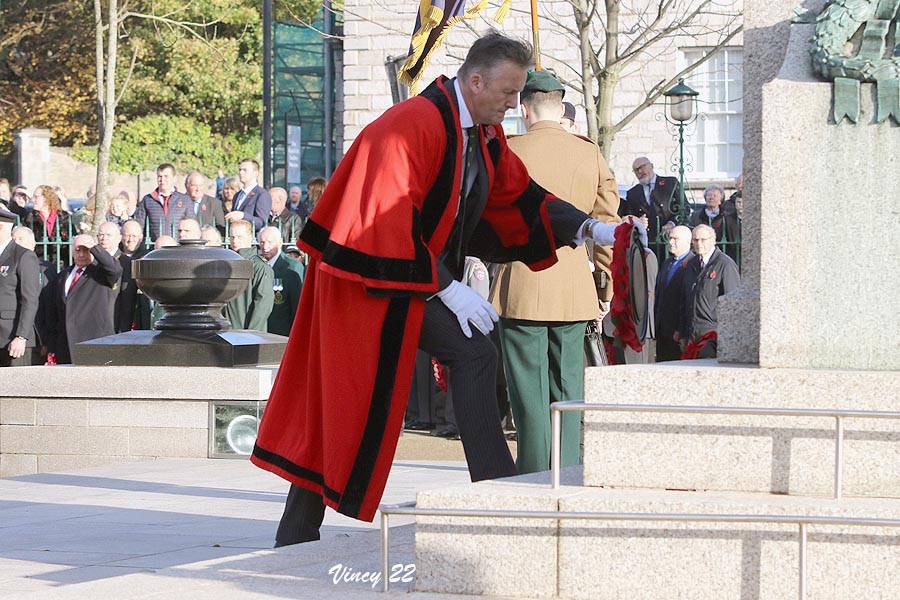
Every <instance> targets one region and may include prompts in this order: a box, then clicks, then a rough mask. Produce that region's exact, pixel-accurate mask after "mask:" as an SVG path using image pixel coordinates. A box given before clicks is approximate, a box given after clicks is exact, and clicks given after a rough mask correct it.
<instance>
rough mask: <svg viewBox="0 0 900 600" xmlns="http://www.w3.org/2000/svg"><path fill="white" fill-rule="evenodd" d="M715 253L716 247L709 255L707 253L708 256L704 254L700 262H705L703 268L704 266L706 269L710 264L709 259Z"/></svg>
mask: <svg viewBox="0 0 900 600" xmlns="http://www.w3.org/2000/svg"><path fill="white" fill-rule="evenodd" d="M715 252H716V247H715V246H713V249H712V250H710V251H709V252H708V253H706V254H703V255H702V256H701V257H700V260H702V261H703V266H704V267H705V266H706V265H708V264H709V259H710V258H712V255H713V254H715Z"/></svg>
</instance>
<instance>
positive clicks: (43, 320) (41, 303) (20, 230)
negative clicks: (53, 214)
mask: <svg viewBox="0 0 900 600" xmlns="http://www.w3.org/2000/svg"><path fill="white" fill-rule="evenodd" d="M12 237H13V241H15V242H16V243H17V244H18V245H20V246H22V247H23V248H25V249H26V250H31V251H32V252H34V249H35V248H36V247H37V242H36V240H35V239H34V232H33V231H32V230H31V229H29V228H28V227H25V226H24V225H23V226H19V227H16V228H15V229H13V232H12ZM38 263H39V264H40V275H39V277H38V279H39V280H40V283H41V292H40V295H39V296H38V309H37V314H36V315H35V317H34V332H35V339H34V348H32V350H31V362H30V363H29V364H32V365H42V364H44V361H45V360H46V359H45V358H44V357H45V356H46V354H47V322H48V319H49V315H50V309H51V307H52V306H53V298H52V295H53V283H54V282H55V281H56V274H57V272H56V265H55V264H54V263H52V262H50V261H49V260H42V259H41V258H40V257H38Z"/></svg>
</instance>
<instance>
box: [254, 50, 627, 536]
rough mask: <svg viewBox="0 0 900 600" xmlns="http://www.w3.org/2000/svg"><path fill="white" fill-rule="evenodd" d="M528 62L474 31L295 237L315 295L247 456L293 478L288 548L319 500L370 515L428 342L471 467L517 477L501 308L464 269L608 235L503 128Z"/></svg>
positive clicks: (365, 147)
mask: <svg viewBox="0 0 900 600" xmlns="http://www.w3.org/2000/svg"><path fill="white" fill-rule="evenodd" d="M531 62H532V54H531V48H530V47H529V46H528V45H527V44H525V43H523V42H520V41H517V40H512V39H510V38H507V37H505V36H503V35H501V34H498V33H490V34H488V35H486V36H485V37H482V38H480V39H479V40H477V41H476V42H475V43H474V44H473V46H472V48H471V49H470V50H469V53H468V55H467V57H466V60H465V62H464V63H463V65H462V67H461V68H460V70H459V72H458V74H457V78H456V79H454V80H450V79H447V78H446V77H440V78H438V79H437V80H436V81H435V82H434V83H433V84H432V85H430V86H429V87H428V88H427V89H426V90H424V91H423V92H422V94H420V95H419V96H416V97H414V98H411V99H410V100H407V101H405V102H402V103H400V104H397V105H395V106H394V107H392V108H391V109H389V110H388V111H387V112H385V113H384V114H383V115H382V116H381V117H380V118H378V119H376V120H375V121H374V122H372V123H371V124H370V125H369V126H368V127H366V128H365V129H364V130H363V131H362V132H361V133H360V135H359V137H358V138H357V139H356V141H355V142H354V144H353V146H352V147H351V148H350V150H349V151H348V152H347V154H346V155H345V156H344V158H343V160H342V161H341V163H340V165H339V166H338V169H337V170H336V171H335V173H334V176H333V177H332V179H331V181H330V182H329V184H328V187H327V188H326V189H325V193H324V195H323V196H322V198H321V199H320V201H319V202H318V204H317V205H316V208H315V210H314V211H313V213H312V215H311V216H310V218H309V220H308V221H307V223H306V226H305V227H304V229H303V231H302V232H301V234H300V238H299V240H298V243H299V245H300V246H301V247H302V249H303V250H304V251H306V252H307V253H308V254H309V266H308V268H307V275H306V280H305V282H304V286H303V295H302V297H301V299H300V306H299V309H298V312H297V317H296V319H295V327H294V328H293V330H292V335H291V337H290V340H289V341H288V345H287V349H286V351H285V354H284V359H283V361H282V365H283V368H281V369H280V370H279V372H278V377H277V379H276V381H275V384H274V386H273V388H272V393H271V396H270V398H269V403H268V405H267V407H266V411H265V414H264V415H263V419H262V423H261V424H260V429H259V436H258V438H257V443H256V447H255V448H254V451H253V455H252V457H251V460H252V461H253V462H254V463H255V464H256V465H258V466H260V467H262V468H264V469H267V470H269V471H272V472H273V473H276V474H278V475H280V476H281V477H284V478H285V479H287V480H288V481H290V482H291V483H292V486H291V490H290V492H289V494H288V499H287V504H286V506H285V512H284V516H283V517H282V520H281V523H280V525H279V528H278V532H277V534H276V545H278V546H283V545H287V544H294V543H298V542H304V541H310V540H316V539H319V527H320V525H321V523H322V519H323V516H324V508H325V505H328V506H331V507H332V508H334V509H335V510H337V511H339V512H341V513H343V514H345V515H348V516H351V517H354V518H357V519H362V520H367V521H371V520H372V518H373V517H374V515H375V511H376V510H377V508H378V503H379V501H380V500H381V494H382V492H383V490H384V485H385V483H386V480H387V476H388V472H389V471H390V466H391V461H392V459H393V456H394V450H395V448H396V445H397V438H398V436H399V434H400V428H401V425H402V423H403V413H404V410H405V408H406V400H407V395H408V392H409V385H410V381H411V378H412V370H413V365H414V362H415V355H416V350H417V349H422V350H424V351H425V352H427V353H428V354H430V355H431V356H434V357H436V358H437V359H438V360H439V361H440V362H441V363H442V364H444V365H445V366H446V367H447V370H448V372H449V384H450V387H451V389H452V390H453V393H454V396H453V397H454V402H455V403H456V406H455V413H456V419H457V425H458V427H459V433H460V436H461V438H462V442H463V447H464V449H465V452H466V458H467V461H468V465H469V474H470V476H471V478H472V480H473V481H479V480H483V479H494V478H498V477H508V476H511V475H515V474H516V468H515V464H514V463H513V460H512V456H511V455H510V452H509V448H508V446H507V444H506V439H505V437H504V435H503V430H502V428H501V425H500V415H499V412H498V409H497V401H496V397H495V378H496V365H497V354H496V349H495V348H494V345H493V343H492V342H491V340H490V339H489V337H488V334H489V333H490V331H491V330H492V329H493V327H494V323H495V322H496V321H497V319H498V317H497V313H496V312H495V311H494V309H493V307H492V306H491V305H490V304H489V303H488V302H487V301H486V300H485V299H484V298H482V297H481V296H480V295H479V294H478V293H477V292H475V291H474V290H472V289H470V288H468V287H466V286H465V285H463V284H462V283H461V282H460V281H459V279H460V277H461V276H462V270H463V265H464V261H465V257H466V255H467V254H469V255H475V256H479V257H481V258H483V259H484V260H488V261H491V262H508V261H513V260H520V261H522V262H525V263H526V264H528V265H529V266H530V267H531V268H532V269H543V268H547V267H549V266H550V265H552V264H553V263H554V262H555V261H556V254H555V249H556V247H558V246H562V245H578V244H580V243H582V242H583V241H584V240H585V239H587V238H589V237H593V239H594V240H595V241H596V242H598V243H600V244H604V245H611V244H612V242H613V240H614V226H612V225H606V224H603V223H600V222H598V221H596V220H594V219H592V218H591V217H589V216H588V215H586V214H585V213H583V212H581V211H580V210H578V209H576V208H575V207H573V206H571V205H570V204H567V203H566V202H563V201H561V200H559V199H558V198H556V197H555V196H553V195H551V194H549V193H548V192H547V191H546V190H544V189H542V188H541V187H540V186H538V185H537V184H536V183H534V182H533V181H531V179H530V178H529V177H528V173H527V171H526V169H525V167H524V165H523V164H522V162H521V161H520V160H519V159H518V158H516V156H515V155H514V154H513V153H512V152H510V151H509V150H508V148H507V145H506V138H505V136H504V134H503V129H502V128H501V127H500V126H499V125H500V123H501V122H502V121H503V117H504V115H505V113H506V111H507V110H508V109H511V108H515V107H516V105H517V104H518V95H519V92H520V91H521V90H522V88H523V87H524V85H525V78H526V75H527V69H528V67H529V65H530V64H531ZM641 230H642V231H643V228H641ZM360 315H365V318H360ZM296 321H299V322H300V323H296ZM348 364H350V365H352V369H351V372H352V376H350V377H348V376H347V365H348Z"/></svg>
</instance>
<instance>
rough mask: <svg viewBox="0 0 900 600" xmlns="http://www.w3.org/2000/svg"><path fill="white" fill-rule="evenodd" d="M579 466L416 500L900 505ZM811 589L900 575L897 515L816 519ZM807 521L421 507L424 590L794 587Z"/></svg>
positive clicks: (695, 506) (847, 594) (774, 594)
mask: <svg viewBox="0 0 900 600" xmlns="http://www.w3.org/2000/svg"><path fill="white" fill-rule="evenodd" d="M581 477H582V472H581V470H580V468H572V469H565V470H564V471H563V486H562V487H561V488H560V489H558V490H552V489H550V486H549V482H550V478H549V474H548V473H541V474H534V475H527V476H521V477H513V478H509V479H503V480H496V481H490V482H480V483H476V484H470V485H467V486H455V487H452V488H444V489H440V490H434V491H429V492H420V493H419V495H418V507H419V508H438V507H440V508H467V509H490V510H504V509H505V510H536V511H568V512H604V513H661V514H687V515H698V514H711V515H777V516H792V517H793V516H801V517H810V516H818V517H829V518H834V517H856V518H870V519H872V518H875V519H893V520H897V519H900V501H897V500H894V499H876V498H846V499H844V500H840V501H836V500H833V499H830V498H823V497H810V496H783V495H774V494H765V493H741V492H683V491H651V490H634V489H599V488H586V487H582V486H581V485H580V483H581ZM807 531H808V533H807V550H808V554H807V573H808V575H807V586H808V597H809V598H869V597H871V598H880V597H885V596H884V594H885V591H886V590H896V589H900V571H898V570H897V569H896V568H893V567H892V565H896V564H898V561H900V529H898V528H891V527H870V526H866V527H860V526H848V525H841V526H837V525H808V526H807ZM799 540H800V536H799V526H798V525H796V524H784V523H723V522H702V523H698V522H691V523H687V522H685V523H674V522H641V521H600V520H598V521H582V520H573V519H569V520H566V519H561V520H539V519H526V518H520V519H501V518H460V517H453V518H451V517H419V518H418V521H417V526H416V565H417V569H418V571H417V584H416V590H417V591H423V592H437V593H463V594H473V595H485V596H509V597H523V598H524V597H528V598H531V597H543V598H552V597H561V598H573V599H580V598H584V599H590V600H600V599H605V598H609V599H613V598H615V599H621V598H629V599H640V598H648V599H650V598H653V599H658V598H717V599H729V598H734V599H735V600H737V599H743V598H796V597H798V594H799V587H800V576H799V573H800V571H799V569H800V567H799V563H800V558H799V556H800V542H799Z"/></svg>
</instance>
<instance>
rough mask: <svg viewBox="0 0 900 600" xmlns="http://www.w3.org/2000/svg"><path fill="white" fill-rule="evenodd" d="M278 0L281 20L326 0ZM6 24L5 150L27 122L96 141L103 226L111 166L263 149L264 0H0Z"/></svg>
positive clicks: (0, 47) (216, 160)
mask: <svg viewBox="0 0 900 600" xmlns="http://www.w3.org/2000/svg"><path fill="white" fill-rule="evenodd" d="M275 6H276V16H277V17H278V18H291V19H297V20H303V19H311V18H312V17H313V16H314V15H315V14H316V13H317V11H318V10H319V2H318V0H276V2H275ZM0 26H2V27H3V28H4V36H3V38H2V40H0V85H3V86H4V92H5V93H4V97H3V98H2V99H0V153H2V154H8V153H9V152H10V151H11V149H12V140H13V135H14V132H15V131H16V130H17V129H20V128H22V127H26V126H37V127H46V128H48V129H50V131H51V136H52V140H53V143H54V144H57V145H78V144H85V145H94V144H96V146H90V147H91V148H92V149H94V150H95V151H96V154H95V155H94V157H93V158H94V160H93V161H92V162H96V164H97V167H98V180H97V192H98V206H97V209H96V212H95V220H96V224H95V227H97V226H99V223H100V220H101V219H102V218H103V217H104V213H105V207H104V206H102V204H103V202H102V200H103V199H104V198H105V194H104V192H105V188H106V179H107V176H108V171H109V169H110V168H111V167H112V168H115V169H117V170H120V169H121V170H130V169H135V170H136V169H139V168H153V167H154V166H155V165H156V164H158V162H160V160H165V161H167V162H175V163H179V164H182V165H185V168H193V167H197V166H201V167H203V168H204V169H205V170H208V169H210V168H213V167H214V166H223V165H227V164H232V163H233V162H234V161H235V160H237V159H236V158H235V157H236V156H243V155H245V154H246V153H248V152H249V151H251V150H255V152H253V153H254V154H255V153H256V152H258V150H259V147H260V144H259V142H258V139H259V137H260V124H261V120H262V68H261V62H262V19H261V4H260V2H259V1H258V0H190V1H188V2H185V0H93V2H92V3H85V2H79V1H78V0H20V1H19V2H15V3H5V2H4V3H2V4H0ZM176 117H178V118H176ZM152 127H158V128H159V129H158V131H157V132H156V135H155V137H154V136H151V137H152V140H151V139H150V138H148V137H147V135H146V134H147V133H148V132H147V129H149V128H152ZM120 128H121V129H120ZM117 130H119V131H121V132H122V133H125V134H126V135H125V136H124V139H123V140H122V143H121V144H119V143H118V142H117V141H116V136H115V135H114V133H115V132H116V131H117ZM161 132H166V133H167V136H168V137H165V136H163V135H161ZM188 138H189V139H188ZM173 139H177V140H179V142H178V143H177V144H173V143H172V140H173ZM137 140H143V142H140V141H137ZM141 143H143V144H144V145H150V146H155V148H142V149H138V146H139V145H140V144H141ZM201 147H202V148H201ZM120 152H121V153H122V154H121V156H120V155H119V153H120ZM113 153H114V154H115V155H114V154H113ZM77 154H78V155H79V157H80V158H82V159H85V158H88V157H89V155H90V152H89V151H86V149H85V148H82V149H81V151H79V152H78V153H77ZM142 157H143V159H145V160H147V161H148V162H145V163H141V162H140V159H141V158H142ZM126 166H127V167H128V169H126Z"/></svg>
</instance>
